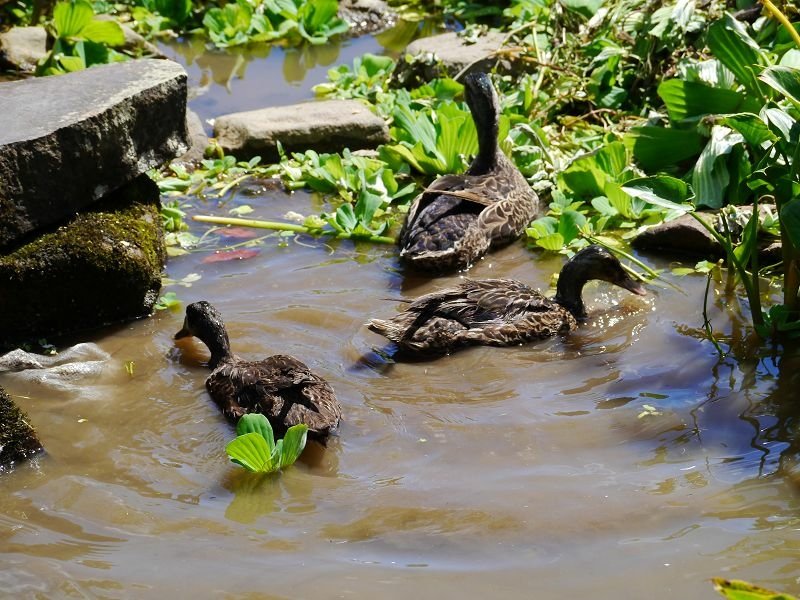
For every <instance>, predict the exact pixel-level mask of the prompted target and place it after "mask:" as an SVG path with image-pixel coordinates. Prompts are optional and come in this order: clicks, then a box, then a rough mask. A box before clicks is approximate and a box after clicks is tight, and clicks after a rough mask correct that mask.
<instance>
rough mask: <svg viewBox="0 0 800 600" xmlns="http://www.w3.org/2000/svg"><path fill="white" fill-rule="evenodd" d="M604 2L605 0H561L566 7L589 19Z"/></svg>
mask: <svg viewBox="0 0 800 600" xmlns="http://www.w3.org/2000/svg"><path fill="white" fill-rule="evenodd" d="M603 2H604V0H561V4H562V6H564V8H566V9H567V10H571V11H573V12H576V13H578V14H579V15H582V16H584V17H586V18H587V19H591V18H592V17H593V16H594V15H595V13H596V12H597V11H598V10H600V7H601V6H603Z"/></svg>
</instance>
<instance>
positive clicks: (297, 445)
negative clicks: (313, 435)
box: [280, 424, 308, 469]
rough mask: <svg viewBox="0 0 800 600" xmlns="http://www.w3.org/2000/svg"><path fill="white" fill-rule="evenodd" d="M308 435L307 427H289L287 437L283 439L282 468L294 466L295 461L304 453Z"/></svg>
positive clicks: (301, 425)
mask: <svg viewBox="0 0 800 600" xmlns="http://www.w3.org/2000/svg"><path fill="white" fill-rule="evenodd" d="M307 435H308V426H307V425H303V424H300V425H294V426H292V427H289V429H288V430H287V431H286V435H285V436H284V437H283V440H282V442H283V444H282V445H281V454H280V468H281V469H283V468H284V467H288V466H289V465H292V464H294V461H296V460H297V458H298V457H299V456H300V454H301V453H302V452H303V448H305V447H306V437H307Z"/></svg>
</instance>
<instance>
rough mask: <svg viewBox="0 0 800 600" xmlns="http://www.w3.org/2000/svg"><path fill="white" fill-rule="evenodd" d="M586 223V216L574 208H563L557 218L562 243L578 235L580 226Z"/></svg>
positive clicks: (568, 241) (567, 242)
mask: <svg viewBox="0 0 800 600" xmlns="http://www.w3.org/2000/svg"><path fill="white" fill-rule="evenodd" d="M584 225H586V217H585V216H584V215H582V214H581V213H579V212H578V211H575V210H565V211H564V212H563V213H561V218H560V219H559V220H558V233H559V234H560V235H561V239H562V240H563V243H562V244H561V245H562V246H563V245H564V244H569V243H570V242H571V241H572V240H574V239H575V238H577V237H578V234H579V233H580V230H581V227H583V226H584Z"/></svg>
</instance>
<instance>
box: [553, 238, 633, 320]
mask: <svg viewBox="0 0 800 600" xmlns="http://www.w3.org/2000/svg"><path fill="white" fill-rule="evenodd" d="M592 279H600V280H602V281H607V282H609V283H613V284H614V285H618V286H619V287H621V288H624V289H626V290H628V291H629V292H631V293H634V294H636V295H637V296H644V295H646V294H647V291H646V290H645V289H644V287H643V286H642V284H641V283H639V282H638V281H635V280H634V279H632V278H631V276H630V275H628V273H627V272H626V271H625V269H623V268H622V264H621V263H620V262H619V260H618V259H617V257H616V256H614V255H613V254H611V252H609V251H608V250H606V249H605V248H602V247H600V246H596V245H592V246H589V247H588V248H584V249H583V250H581V251H580V252H578V253H577V254H575V256H573V257H572V258H571V259H569V260H568V261H567V263H566V264H565V265H564V268H563V269H561V274H560V275H559V276H558V287H557V288H556V297H555V301H556V302H558V303H559V304H560V305H561V306H563V307H564V308H566V309H567V310H568V311H570V312H571V313H572V314H573V315H574V316H575V318H577V319H583V318H585V317H586V309H585V308H584V306H583V299H582V298H581V292H582V291H583V286H584V285H585V284H586V282H587V281H591V280H592Z"/></svg>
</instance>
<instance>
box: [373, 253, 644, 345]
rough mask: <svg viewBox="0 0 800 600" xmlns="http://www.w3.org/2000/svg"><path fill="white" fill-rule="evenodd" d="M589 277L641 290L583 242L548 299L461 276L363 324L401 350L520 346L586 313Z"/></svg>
mask: <svg viewBox="0 0 800 600" xmlns="http://www.w3.org/2000/svg"><path fill="white" fill-rule="evenodd" d="M592 279H600V280H603V281H608V282H609V283H613V284H614V285H618V286H620V287H623V288H625V289H626V290H628V291H630V292H633V293H634V294H638V295H640V296H643V295H644V294H645V293H646V292H645V290H644V288H643V287H642V285H641V284H639V283H638V282H636V281H634V280H633V279H631V277H630V276H629V275H628V274H627V273H626V272H625V270H624V269H623V268H622V265H621V264H620V262H619V261H618V260H617V259H616V257H614V255H613V254H611V253H610V252H608V251H607V250H604V249H603V248H601V247H600V246H589V247H588V248H584V249H583V250H581V251H580V252H578V253H577V254H576V255H575V256H573V257H572V258H571V259H570V260H569V261H568V262H567V263H566V264H565V265H564V268H563V269H562V270H561V274H560V275H559V278H558V287H557V288H556V295H555V297H554V298H553V299H552V300H551V299H549V298H546V297H545V296H543V295H542V294H540V293H539V292H537V291H535V290H532V289H531V288H529V287H528V286H527V285H525V284H524V283H520V282H519V281H515V280H513V279H484V280H482V281H475V280H470V279H466V280H465V281H464V282H463V283H461V284H460V285H459V286H457V287H455V288H450V289H445V290H441V291H438V292H433V293H432V294H427V295H425V296H421V297H420V298H417V299H416V300H414V301H413V302H412V303H411V304H410V305H409V306H408V307H407V308H406V309H405V311H403V312H401V313H400V314H399V315H397V316H396V317H394V318H392V319H390V320H387V321H384V320H380V319H373V320H372V321H370V322H369V323H368V327H369V328H370V329H371V330H372V331H375V332H376V333H379V334H381V335H382V336H384V337H387V338H389V339H390V340H391V341H393V342H396V343H397V344H398V346H399V347H400V349H401V350H404V351H408V352H413V353H422V354H445V353H448V352H451V351H453V350H456V349H458V348H459V347H462V346H467V345H471V344H484V345H487V346H512V345H516V344H522V343H525V342H530V341H532V340H535V339H539V338H544V337H549V336H552V335H555V334H557V333H560V332H566V331H570V330H573V329H575V328H576V327H577V326H578V322H579V321H581V320H583V319H584V318H585V317H586V310H585V308H584V306H583V300H582V298H581V292H582V290H583V286H584V284H585V283H586V282H587V281H590V280H592Z"/></svg>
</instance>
